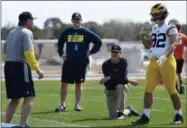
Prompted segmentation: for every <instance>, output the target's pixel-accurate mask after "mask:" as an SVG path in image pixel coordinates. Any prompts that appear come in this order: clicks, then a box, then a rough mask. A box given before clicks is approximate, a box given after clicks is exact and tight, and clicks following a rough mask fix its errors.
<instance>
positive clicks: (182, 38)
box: [169, 19, 187, 94]
mask: <svg viewBox="0 0 187 128" xmlns="http://www.w3.org/2000/svg"><path fill="white" fill-rule="evenodd" d="M169 24H172V25H175V26H176V27H177V30H178V32H179V33H178V45H177V47H176V48H175V51H174V56H175V59H176V62H177V71H176V73H177V82H176V84H177V85H176V88H177V91H178V92H179V93H180V94H184V85H183V81H182V75H181V73H182V68H183V64H184V47H185V46H187V37H186V35H184V34H183V33H182V32H181V30H182V26H181V24H180V23H179V21H177V20H175V19H173V20H170V21H169Z"/></svg>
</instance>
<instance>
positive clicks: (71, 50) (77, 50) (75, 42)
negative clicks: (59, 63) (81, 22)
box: [58, 27, 102, 61]
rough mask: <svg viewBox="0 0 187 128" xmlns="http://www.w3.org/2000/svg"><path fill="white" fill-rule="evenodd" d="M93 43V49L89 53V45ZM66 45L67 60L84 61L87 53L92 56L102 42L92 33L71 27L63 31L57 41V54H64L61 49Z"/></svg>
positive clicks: (84, 29)
mask: <svg viewBox="0 0 187 128" xmlns="http://www.w3.org/2000/svg"><path fill="white" fill-rule="evenodd" d="M91 42H92V43H94V46H93V48H92V49H91V50H90V51H89V44H90V43H91ZM65 43H66V57H67V60H75V59H77V60H80V61H82V60H86V59H88V53H90V54H94V53H96V52H98V51H99V49H100V48H101V45H102V42H101V39H100V37H98V36H97V35H96V34H95V33H94V32H92V31H90V30H88V29H86V28H79V29H75V28H73V27H71V28H68V29H66V30H64V31H63V33H62V35H61V36H60V38H59V40H58V53H59V55H60V56H62V55H63V54H64V51H63V48H64V44H65Z"/></svg>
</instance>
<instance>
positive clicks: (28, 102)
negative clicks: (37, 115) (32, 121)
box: [24, 97, 34, 105]
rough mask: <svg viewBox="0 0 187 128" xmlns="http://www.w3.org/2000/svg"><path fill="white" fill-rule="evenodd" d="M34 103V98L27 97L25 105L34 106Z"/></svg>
mask: <svg viewBox="0 0 187 128" xmlns="http://www.w3.org/2000/svg"><path fill="white" fill-rule="evenodd" d="M33 101H34V97H26V98H24V103H25V104H30V105H32V104H33Z"/></svg>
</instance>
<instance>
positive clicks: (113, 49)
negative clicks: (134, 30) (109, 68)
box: [111, 44, 121, 52]
mask: <svg viewBox="0 0 187 128" xmlns="http://www.w3.org/2000/svg"><path fill="white" fill-rule="evenodd" d="M111 52H121V47H120V46H119V45H116V44H115V45H112V47H111Z"/></svg>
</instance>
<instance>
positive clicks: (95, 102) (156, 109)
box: [1, 80, 186, 128]
mask: <svg viewBox="0 0 187 128" xmlns="http://www.w3.org/2000/svg"><path fill="white" fill-rule="evenodd" d="M144 82H145V81H143V80H139V83H140V85H139V86H138V87H136V88H135V87H132V88H130V90H129V92H128V98H127V102H126V106H127V105H133V107H134V108H135V109H136V110H138V111H139V112H140V113H142V110H143V94H144ZM185 87H186V83H185ZM35 89H36V98H35V101H34V105H33V109H32V112H31V114H30V116H29V119H28V125H29V126H31V127H129V128H130V127H133V126H132V125H131V122H132V121H133V120H136V119H138V117H126V118H125V119H123V120H109V119H108V112H107V108H106V104H105V95H104V86H102V85H100V84H98V81H87V82H86V83H84V84H83V96H82V108H83V111H82V112H75V111H74V101H75V100H74V97H75V96H74V85H69V90H68V96H67V102H66V110H67V111H66V112H60V113H56V112H54V110H55V108H56V107H57V106H58V105H59V102H60V100H59V99H60V96H59V90H60V81H36V82H35ZM1 94H2V95H1V96H2V101H1V103H2V109H1V112H2V122H4V119H5V108H6V105H7V103H8V100H7V99H6V92H5V86H4V82H2V90H1ZM154 96H155V97H154V104H153V106H152V109H151V121H150V124H148V125H145V126H143V127H150V126H156V127H179V126H180V127H185V126H186V93H185V94H183V95H181V102H182V107H183V110H182V111H183V115H184V120H185V121H184V124H181V125H172V124H170V122H171V121H172V120H173V116H174V111H173V106H172V103H171V100H170V98H169V96H168V93H167V91H166V89H165V87H164V86H158V87H157V88H156V90H155V92H154ZM20 108H21V106H19V108H18V109H17V112H16V115H15V116H14V120H13V121H12V123H13V124H18V123H19V117H20ZM134 127H135V126H134Z"/></svg>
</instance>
